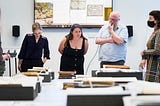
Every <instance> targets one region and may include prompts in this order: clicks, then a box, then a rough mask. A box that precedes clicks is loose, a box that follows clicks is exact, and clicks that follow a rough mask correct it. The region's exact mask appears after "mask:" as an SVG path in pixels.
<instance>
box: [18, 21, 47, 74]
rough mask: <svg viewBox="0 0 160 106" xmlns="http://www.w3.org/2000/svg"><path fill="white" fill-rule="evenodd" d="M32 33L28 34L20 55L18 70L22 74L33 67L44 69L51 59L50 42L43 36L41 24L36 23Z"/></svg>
mask: <svg viewBox="0 0 160 106" xmlns="http://www.w3.org/2000/svg"><path fill="white" fill-rule="evenodd" d="M32 31H33V33H32V34H26V36H25V38H24V40H23V43H22V46H21V49H20V52H19V55H18V59H19V60H18V69H19V71H21V72H26V71H27V70H28V69H32V68H33V67H43V64H44V63H45V62H46V61H47V59H50V51H49V47H48V40H47V38H46V37H44V36H42V33H41V26H40V24H39V23H34V24H33V25H32ZM42 54H43V57H42Z"/></svg>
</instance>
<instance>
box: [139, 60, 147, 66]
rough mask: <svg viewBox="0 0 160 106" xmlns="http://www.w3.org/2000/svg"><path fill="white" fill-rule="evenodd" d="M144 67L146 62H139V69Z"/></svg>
mask: <svg viewBox="0 0 160 106" xmlns="http://www.w3.org/2000/svg"><path fill="white" fill-rule="evenodd" d="M145 65H146V60H141V62H140V67H142V68H144V67H145Z"/></svg>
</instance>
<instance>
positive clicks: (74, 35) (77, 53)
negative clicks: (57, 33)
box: [58, 24, 88, 74]
mask: <svg viewBox="0 0 160 106" xmlns="http://www.w3.org/2000/svg"><path fill="white" fill-rule="evenodd" d="M87 50H88V40H87V39H86V38H85V37H84V35H83V32H82V27H81V25H79V24H73V25H72V27H71V29H70V32H69V34H68V35H66V36H65V37H64V38H63V40H62V41H61V42H60V45H59V48H58V51H59V52H60V53H61V54H62V56H61V62H60V71H75V72H76V74H84V67H83V64H84V55H85V54H86V53H87Z"/></svg>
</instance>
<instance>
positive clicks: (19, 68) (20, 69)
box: [18, 64, 22, 72]
mask: <svg viewBox="0 0 160 106" xmlns="http://www.w3.org/2000/svg"><path fill="white" fill-rule="evenodd" d="M18 70H19V71H20V72H21V71H22V68H21V64H18Z"/></svg>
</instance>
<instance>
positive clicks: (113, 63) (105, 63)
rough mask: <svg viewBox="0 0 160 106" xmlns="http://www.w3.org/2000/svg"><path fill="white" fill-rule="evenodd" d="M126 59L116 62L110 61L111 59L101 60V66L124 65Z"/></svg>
mask: <svg viewBox="0 0 160 106" xmlns="http://www.w3.org/2000/svg"><path fill="white" fill-rule="evenodd" d="M124 63H125V61H124V60H119V61H115V62H109V61H101V63H100V67H101V68H103V65H124Z"/></svg>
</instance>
